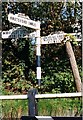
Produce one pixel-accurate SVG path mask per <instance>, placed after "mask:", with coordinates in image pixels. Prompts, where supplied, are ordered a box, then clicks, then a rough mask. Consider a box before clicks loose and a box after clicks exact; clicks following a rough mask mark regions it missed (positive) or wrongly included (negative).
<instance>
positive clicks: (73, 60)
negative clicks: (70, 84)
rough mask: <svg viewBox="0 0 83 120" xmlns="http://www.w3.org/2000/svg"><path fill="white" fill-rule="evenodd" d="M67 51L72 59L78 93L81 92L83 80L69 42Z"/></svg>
mask: <svg viewBox="0 0 83 120" xmlns="http://www.w3.org/2000/svg"><path fill="white" fill-rule="evenodd" d="M66 50H67V53H68V56H69V59H70V63H71V67H72V71H73V76H74V78H75V83H76V89H77V91H78V92H81V79H80V75H79V71H78V67H77V63H76V59H75V56H74V52H73V49H72V46H71V43H70V42H69V41H67V42H66Z"/></svg>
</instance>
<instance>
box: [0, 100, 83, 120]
mask: <svg viewBox="0 0 83 120" xmlns="http://www.w3.org/2000/svg"><path fill="white" fill-rule="evenodd" d="M1 105H2V117H3V118H10V120H12V118H20V117H21V116H22V115H28V100H3V101H2V102H1ZM81 110H82V100H81V98H56V99H39V100H38V115H41V116H80V114H81Z"/></svg>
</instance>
